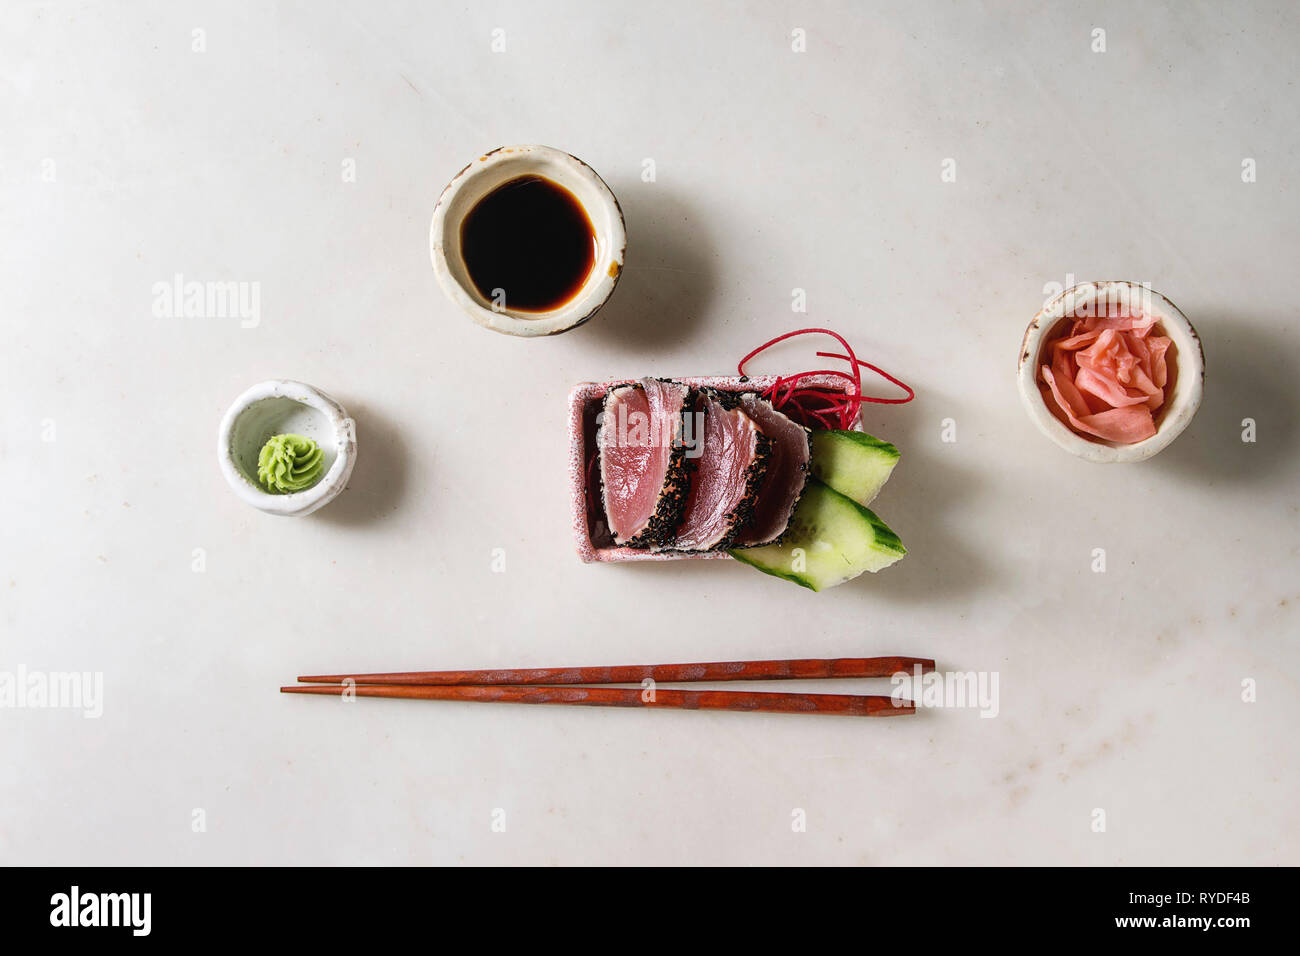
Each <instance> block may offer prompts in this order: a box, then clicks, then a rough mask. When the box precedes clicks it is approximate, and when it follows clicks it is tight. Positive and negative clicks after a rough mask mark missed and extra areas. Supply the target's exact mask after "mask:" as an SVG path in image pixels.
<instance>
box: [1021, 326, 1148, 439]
mask: <svg viewBox="0 0 1300 956" xmlns="http://www.w3.org/2000/svg"><path fill="white" fill-rule="evenodd" d="M1155 325H1156V320H1155V319H1153V318H1151V317H1150V316H1141V315H1140V316H1129V317H1095V316H1090V317H1088V318H1080V319H1075V320H1074V322H1073V324H1072V325H1071V327H1070V331H1069V332H1068V333H1067V334H1066V335H1065V336H1063V337H1061V338H1059V339H1057V340H1056V341H1054V342H1052V343H1051V346H1050V348H1051V364H1050V365H1044V366H1042V368H1041V369H1040V372H1041V375H1042V379H1043V382H1044V383H1045V384H1046V385H1047V389H1048V391H1049V393H1050V396H1051V398H1050V401H1052V402H1054V403H1055V405H1056V407H1057V408H1058V409H1060V411H1061V413H1062V414H1063V415H1064V416H1065V418H1066V420H1067V421H1068V422H1069V423H1070V426H1071V427H1072V428H1073V429H1074V430H1075V431H1077V432H1081V433H1083V434H1085V435H1092V436H1094V437H1096V438H1100V439H1103V440H1104V441H1111V442H1115V443H1116V444H1120V445H1131V444H1133V443H1134V442H1139V441H1143V440H1144V439H1147V438H1150V437H1151V436H1152V435H1154V434H1155V433H1156V424H1155V418H1154V417H1153V416H1152V412H1154V411H1156V410H1157V409H1159V408H1160V406H1161V405H1163V404H1164V400H1165V394H1164V390H1165V385H1166V384H1167V382H1168V378H1169V364H1168V363H1169V354H1168V353H1169V348H1170V346H1171V345H1172V341H1171V340H1170V339H1169V338H1167V337H1166V336H1163V335H1159V334H1152V333H1153V330H1154V329H1155Z"/></svg>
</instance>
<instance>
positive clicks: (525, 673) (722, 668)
mask: <svg viewBox="0 0 1300 956" xmlns="http://www.w3.org/2000/svg"><path fill="white" fill-rule="evenodd" d="M916 666H919V667H920V668H921V672H922V673H923V674H928V673H929V672H930V671H933V670H934V661H933V660H930V659H929V658H923V657H833V658H807V659H802V660H789V661H717V662H714V663H708V664H631V665H623V666H617V667H531V668H524V669H519V670H476V671H400V672H397V673H392V674H329V675H311V676H306V677H299V678H298V680H299V682H300V683H304V684H341V683H343V682H344V681H345V680H350V681H352V682H353V683H354V684H415V685H422V686H434V685H460V686H464V685H469V684H473V685H481V684H493V685H500V684H639V683H641V681H643V680H653V681H656V682H662V683H666V684H671V683H691V682H695V681H701V682H702V681H728V680H822V679H827V678H858V677H892V676H893V675H894V674H897V673H898V672H900V671H902V672H904V673H907V674H911V673H912V672H913V668H914V667H916Z"/></svg>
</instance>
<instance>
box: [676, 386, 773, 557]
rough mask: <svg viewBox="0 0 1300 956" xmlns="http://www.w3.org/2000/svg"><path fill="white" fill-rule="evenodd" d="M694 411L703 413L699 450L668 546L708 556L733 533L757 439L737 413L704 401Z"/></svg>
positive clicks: (745, 418)
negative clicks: (697, 409) (683, 506)
mask: <svg viewBox="0 0 1300 956" xmlns="http://www.w3.org/2000/svg"><path fill="white" fill-rule="evenodd" d="M698 407H699V410H701V411H703V412H704V428H703V435H702V447H701V449H700V452H699V458H698V459H697V461H696V464H695V474H694V476H693V478H692V479H691V493H690V496H689V497H688V498H687V499H686V511H685V512H684V513H683V514H682V519H681V523H680V524H679V525H678V526H677V541H676V543H675V544H674V545H673V547H675V548H677V549H678V550H679V551H707V550H709V549H710V548H714V547H717V546H718V545H719V544H720V543H722V542H723V541H724V540H725V539H726V538H727V537H728V536H729V535H730V534H731V533H732V532H733V531H734V530H735V519H736V512H737V509H739V508H740V507H741V506H742V503H743V502H744V499H745V497H746V495H747V494H748V493H749V487H748V485H749V477H750V471H749V469H750V466H751V465H753V464H754V459H755V458H756V457H758V453H759V443H760V436H761V434H762V433H761V432H760V431H759V430H758V426H757V425H756V424H755V423H754V421H753V419H751V418H750V417H749V416H748V415H746V414H745V413H744V412H743V411H741V410H740V409H739V408H733V409H732V410H731V411H727V410H726V409H725V408H723V407H722V406H721V405H720V404H718V402H717V401H715V400H714V399H712V398H708V397H705V398H704V399H702V400H701V401H700V403H699V406H698ZM699 437H700V436H697V438H699Z"/></svg>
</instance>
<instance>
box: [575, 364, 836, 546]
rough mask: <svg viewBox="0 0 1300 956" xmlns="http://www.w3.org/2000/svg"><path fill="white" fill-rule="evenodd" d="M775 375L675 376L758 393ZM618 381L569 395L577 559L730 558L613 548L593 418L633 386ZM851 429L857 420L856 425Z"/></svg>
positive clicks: (820, 381) (831, 382)
mask: <svg viewBox="0 0 1300 956" xmlns="http://www.w3.org/2000/svg"><path fill="white" fill-rule="evenodd" d="M776 379H777V377H776V376H775V375H753V376H750V377H748V378H739V377H737V376H734V375H732V376H703V377H696V378H674V379H673V381H675V382H681V383H682V384H684V385H690V386H693V387H696V388H715V389H717V390H718V391H720V392H761V391H763V390H764V389H766V388H768V387H770V386H771V385H772V383H774V382H775V381H776ZM634 381H636V379H632V378H620V379H614V380H613V381H609V382H582V383H581V384H579V385H575V386H574V387H573V391H572V392H570V393H569V487H570V491H571V492H572V499H571V500H572V507H573V538H574V541H575V542H576V543H577V546H578V557H580V558H582V560H583V561H584V562H585V563H587V564H590V563H592V562H597V561H679V560H701V559H708V558H730V557H731V556H730V555H729V554H727V553H726V552H725V551H706V552H702V553H696V554H684V553H681V552H677V551H646V550H643V549H641V548H623V547H619V546H618V545H615V544H614V542H613V539H612V538H611V537H610V535H609V531H608V529H607V528H606V527H605V522H604V517H603V515H602V513H601V503H600V481H599V476H598V475H597V474H596V472H595V456H594V451H595V446H596V427H597V423H596V416H597V415H599V414H600V409H601V403H602V400H603V399H604V397H605V393H606V392H608V391H609V390H610V388H612V387H613V386H615V385H622V384H625V383H627V382H634ZM803 384H804V385H817V386H820V387H830V388H834V389H837V390H843V387H844V382H843V381H842V380H840V379H837V378H835V377H834V376H831V375H815V376H814V375H810V376H808V377H806V378H805V379H804V380H803ZM855 427H856V422H855Z"/></svg>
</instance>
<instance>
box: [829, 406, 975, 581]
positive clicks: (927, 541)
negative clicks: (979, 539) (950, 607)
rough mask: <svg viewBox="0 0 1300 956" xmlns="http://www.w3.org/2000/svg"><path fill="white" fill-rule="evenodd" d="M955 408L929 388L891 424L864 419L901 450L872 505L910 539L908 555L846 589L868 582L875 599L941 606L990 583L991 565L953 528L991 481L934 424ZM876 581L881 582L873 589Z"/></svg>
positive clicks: (905, 540)
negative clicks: (948, 449) (950, 448)
mask: <svg viewBox="0 0 1300 956" xmlns="http://www.w3.org/2000/svg"><path fill="white" fill-rule="evenodd" d="M952 407H953V402H952V401H951V400H949V399H948V398H946V397H943V396H938V395H935V394H933V393H929V394H926V395H924V396H918V399H917V401H916V402H914V403H912V404H911V405H908V406H904V407H903V408H901V409H900V410H899V411H898V412H897V415H896V416H895V415H890V416H889V420H888V422H887V423H885V424H882V425H877V424H876V423H875V422H873V421H867V422H866V423H865V427H866V429H867V431H869V432H871V433H872V434H875V435H878V437H880V438H883V439H885V440H886V441H891V442H893V443H894V444H896V445H897V446H898V448H899V450H900V451H901V452H902V456H903V457H902V459H901V460H900V462H899V464H898V467H897V469H896V470H895V472H894V474H893V476H892V477H891V478H890V480H889V483H888V484H886V485H885V487H884V488H882V489H881V491H880V496H879V497H878V498H877V499H876V500H875V501H873V502H872V503H871V509H872V511H874V512H876V514H878V515H879V516H880V518H881V519H882V520H883V521H884V522H885V523H886V524H888V525H889V526H890V527H891V528H893V529H894V530H895V531H896V532H897V533H898V535H899V537H900V538H902V539H903V544H904V545H905V546H906V547H907V557H905V558H904V559H903V560H902V561H900V562H898V563H897V564H895V565H893V566H891V567H888V568H885V569H884V570H883V571H880V572H879V573H878V574H876V575H864V576H863V578H861V579H859V581H858V582H851V583H849V584H847V585H844V586H845V587H854V586H855V585H857V586H862V587H863V590H864V592H867V593H869V594H870V595H871V596H872V597H873V598H876V599H879V600H887V601H891V602H894V603H901V604H918V603H925V604H928V605H936V604H937V605H942V604H947V603H950V602H953V601H964V600H965V599H966V598H968V597H969V596H970V594H971V593H973V592H975V591H977V590H979V589H980V588H982V587H984V586H986V585H987V583H988V581H989V574H990V572H989V567H988V564H987V562H986V561H985V560H984V559H983V558H982V557H981V553H980V551H979V550H977V549H975V548H974V547H973V546H970V545H968V544H967V543H966V542H964V541H962V540H961V539H960V538H959V537H957V536H956V534H955V533H954V531H953V528H954V527H955V526H960V522H954V521H952V520H950V519H951V518H952V517H953V516H955V515H959V514H962V513H963V512H968V511H969V510H970V509H972V508H974V507H977V505H976V504H975V503H974V502H975V499H977V498H978V497H979V495H980V493H981V491H982V487H981V485H982V483H983V482H984V479H983V478H982V477H981V476H980V474H979V473H978V472H977V471H975V470H974V469H972V468H970V467H969V466H967V465H965V464H964V463H962V462H961V461H959V460H954V459H955V458H956V456H955V455H952V454H944V448H945V446H943V445H941V444H940V441H939V430H938V427H937V425H936V424H934V423H937V422H940V421H942V420H943V417H944V415H945V414H946V412H945V411H944V409H950V408H952ZM866 414H869V411H868V412H867V413H866ZM895 421H896V422H897V425H895V424H894V422H895ZM922 423H925V424H924V431H923V430H922ZM877 429H879V431H878V432H877ZM864 581H865V584H863V583H862V582H864ZM872 584H874V585H876V587H869V586H867V585H872Z"/></svg>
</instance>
